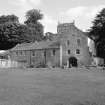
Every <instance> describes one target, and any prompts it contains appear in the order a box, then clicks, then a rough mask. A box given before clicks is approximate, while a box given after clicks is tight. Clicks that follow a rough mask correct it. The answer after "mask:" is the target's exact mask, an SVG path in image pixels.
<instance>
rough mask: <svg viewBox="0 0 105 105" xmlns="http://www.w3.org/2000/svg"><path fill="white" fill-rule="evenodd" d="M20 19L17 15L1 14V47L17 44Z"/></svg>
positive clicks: (3, 48) (5, 47)
mask: <svg viewBox="0 0 105 105" xmlns="http://www.w3.org/2000/svg"><path fill="white" fill-rule="evenodd" d="M18 24H19V21H18V17H17V16H15V15H7V16H5V15H3V16H0V49H2V50H5V49H9V48H11V47H13V46H15V45H16V44H17V39H16V37H17V27H18Z"/></svg>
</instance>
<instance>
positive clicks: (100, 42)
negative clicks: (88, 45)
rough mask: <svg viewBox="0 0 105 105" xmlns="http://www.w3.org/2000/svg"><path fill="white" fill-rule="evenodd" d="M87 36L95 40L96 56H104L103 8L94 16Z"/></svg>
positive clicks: (104, 29)
mask: <svg viewBox="0 0 105 105" xmlns="http://www.w3.org/2000/svg"><path fill="white" fill-rule="evenodd" d="M89 36H90V37H91V38H92V39H93V40H94V41H95V45H96V50H97V56H99V57H102V58H105V45H104V43H105V8H104V9H102V11H101V12H99V13H98V14H97V16H96V17H95V19H94V21H93V26H92V27H91V29H90V30H89Z"/></svg>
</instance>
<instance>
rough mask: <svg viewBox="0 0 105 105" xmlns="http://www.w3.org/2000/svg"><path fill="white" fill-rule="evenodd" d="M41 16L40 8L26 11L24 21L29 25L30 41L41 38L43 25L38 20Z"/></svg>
mask: <svg viewBox="0 0 105 105" xmlns="http://www.w3.org/2000/svg"><path fill="white" fill-rule="evenodd" d="M42 18H43V15H42V14H41V13H40V10H36V9H32V10H29V11H28V12H27V13H26V21H25V22H24V23H25V24H26V25H27V26H28V27H29V34H30V37H31V38H32V42H34V41H36V40H37V41H40V40H42V39H43V25H42V24H41V23H40V22H39V20H41V19H42Z"/></svg>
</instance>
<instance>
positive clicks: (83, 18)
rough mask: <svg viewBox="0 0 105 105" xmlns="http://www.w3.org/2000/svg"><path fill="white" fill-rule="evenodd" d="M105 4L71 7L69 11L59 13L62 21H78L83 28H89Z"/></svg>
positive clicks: (78, 24)
mask: <svg viewBox="0 0 105 105" xmlns="http://www.w3.org/2000/svg"><path fill="white" fill-rule="evenodd" d="M102 8H105V5H99V6H78V7H74V8H69V9H68V10H67V11H64V12H61V13H60V14H59V20H60V21H61V22H71V21H73V20H75V21H76V25H77V26H78V27H79V28H80V29H83V30H86V29H88V28H89V27H90V26H91V25H92V24H91V23H92V21H93V20H94V18H95V16H96V14H97V13H99V12H100V11H101V10H102Z"/></svg>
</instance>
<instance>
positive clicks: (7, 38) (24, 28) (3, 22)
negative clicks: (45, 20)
mask: <svg viewBox="0 0 105 105" xmlns="http://www.w3.org/2000/svg"><path fill="white" fill-rule="evenodd" d="M42 17H43V15H42V14H41V13H40V11H39V10H36V9H32V10H29V11H28V12H27V13H26V21H25V22H24V24H21V23H20V22H19V20H18V17H17V16H15V15H7V16H5V15H2V16H0V49H1V50H6V49H10V48H12V47H14V46H15V45H16V44H18V43H26V42H34V41H36V40H37V41H40V40H42V39H43V25H42V24H41V23H40V22H39V20H40V19H42Z"/></svg>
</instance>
